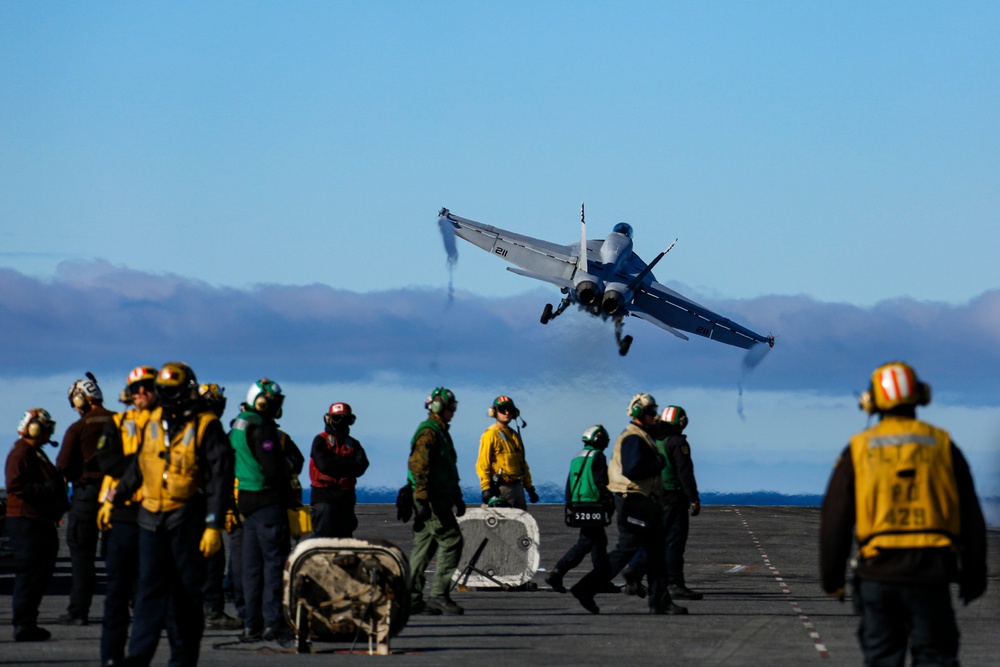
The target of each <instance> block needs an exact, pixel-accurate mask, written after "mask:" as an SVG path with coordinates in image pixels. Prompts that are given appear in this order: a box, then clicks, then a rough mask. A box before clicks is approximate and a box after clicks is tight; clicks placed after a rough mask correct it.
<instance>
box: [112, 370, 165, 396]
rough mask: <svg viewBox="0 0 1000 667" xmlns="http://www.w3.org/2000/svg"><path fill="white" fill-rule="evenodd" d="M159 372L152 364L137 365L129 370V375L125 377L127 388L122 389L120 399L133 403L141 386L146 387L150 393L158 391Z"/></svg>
mask: <svg viewBox="0 0 1000 667" xmlns="http://www.w3.org/2000/svg"><path fill="white" fill-rule="evenodd" d="M158 372H159V371H157V370H156V369H155V368H153V367H152V366H136V367H135V368H133V369H132V370H131V371H129V374H128V377H127V378H125V389H123V390H122V393H121V395H120V396H119V397H118V400H119V401H121V402H122V403H125V404H128V403H131V402H132V399H133V397H134V396H135V394H136V392H137V391H139V388H140V387H146V389H147V390H148V391H149V392H150V393H152V392H154V391H156V375H157V373H158Z"/></svg>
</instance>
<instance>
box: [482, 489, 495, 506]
mask: <svg viewBox="0 0 1000 667" xmlns="http://www.w3.org/2000/svg"><path fill="white" fill-rule="evenodd" d="M492 497H493V492H492V491H490V490H489V489H483V504H484V505H489V504H490V498H492Z"/></svg>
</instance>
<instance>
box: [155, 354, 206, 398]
mask: <svg viewBox="0 0 1000 667" xmlns="http://www.w3.org/2000/svg"><path fill="white" fill-rule="evenodd" d="M156 395H157V396H159V397H160V403H161V404H162V405H163V407H165V408H181V407H186V406H187V405H189V404H191V403H192V402H193V401H195V400H196V399H197V398H198V379H197V378H196V377H195V375H194V371H193V370H191V367H190V366H188V365H187V364H185V363H182V362H180V361H171V362H168V363H166V364H164V365H163V368H161V369H160V372H159V373H158V374H157V376H156Z"/></svg>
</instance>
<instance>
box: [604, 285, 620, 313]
mask: <svg viewBox="0 0 1000 667" xmlns="http://www.w3.org/2000/svg"><path fill="white" fill-rule="evenodd" d="M624 304H625V297H624V296H623V295H622V293H621V292H617V291H614V290H607V291H606V292H604V300H603V301H602V302H601V309H602V310H603V311H604V312H605V313H607V314H608V315H614V314H615V313H617V312H618V311H619V310H621V308H622V306H623V305H624Z"/></svg>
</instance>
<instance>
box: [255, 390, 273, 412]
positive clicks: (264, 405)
mask: <svg viewBox="0 0 1000 667" xmlns="http://www.w3.org/2000/svg"><path fill="white" fill-rule="evenodd" d="M270 404H271V402H270V401H269V400H267V396H265V395H264V394H261V395H260V396H258V397H257V398H255V399H254V400H253V409H254V412H267V409H268V407H270Z"/></svg>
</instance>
